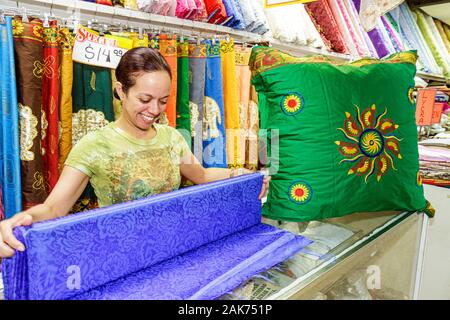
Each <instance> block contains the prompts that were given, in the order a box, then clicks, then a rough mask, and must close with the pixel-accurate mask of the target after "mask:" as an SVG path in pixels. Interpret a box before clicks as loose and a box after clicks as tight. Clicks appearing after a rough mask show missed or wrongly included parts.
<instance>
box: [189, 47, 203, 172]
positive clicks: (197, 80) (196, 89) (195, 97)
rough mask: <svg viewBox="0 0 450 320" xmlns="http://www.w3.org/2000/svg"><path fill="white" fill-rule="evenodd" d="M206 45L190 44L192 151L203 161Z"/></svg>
mask: <svg viewBox="0 0 450 320" xmlns="http://www.w3.org/2000/svg"><path fill="white" fill-rule="evenodd" d="M205 70H206V45H205V44H203V43H199V44H195V43H190V44H189V110H190V115H191V133H192V151H193V153H194V155H195V157H196V158H197V160H198V161H199V162H200V163H202V161H203V111H204V105H205Z"/></svg>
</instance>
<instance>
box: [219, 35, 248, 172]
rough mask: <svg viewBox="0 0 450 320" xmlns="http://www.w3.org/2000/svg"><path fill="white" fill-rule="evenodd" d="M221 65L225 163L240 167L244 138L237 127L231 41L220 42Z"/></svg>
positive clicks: (235, 85) (232, 46)
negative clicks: (225, 147)
mask: <svg viewBox="0 0 450 320" xmlns="http://www.w3.org/2000/svg"><path fill="white" fill-rule="evenodd" d="M220 57H221V64H222V77H223V80H222V84H223V102H224V111H225V129H226V140H227V141H226V145H227V161H228V166H229V167H242V166H243V165H244V162H245V157H239V156H240V155H241V156H242V155H243V150H245V138H244V137H242V135H241V131H240V125H239V97H238V96H237V94H236V93H237V88H238V87H237V78H236V56H235V50H234V41H233V39H230V40H229V41H227V40H222V41H220Z"/></svg>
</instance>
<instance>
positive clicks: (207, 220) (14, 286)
mask: <svg viewBox="0 0 450 320" xmlns="http://www.w3.org/2000/svg"><path fill="white" fill-rule="evenodd" d="M261 185H262V175H260V174H258V173H256V174H252V175H246V176H241V177H237V178H233V179H227V180H223V181H219V182H215V183H210V184H207V185H200V186H194V187H190V188H186V189H183V190H179V191H175V192H171V193H166V194H161V195H158V196H154V197H150V198H146V199H141V200H137V201H132V202H127V203H122V204H119V205H114V206H110V207H106V208H102V209H97V210H93V211H91V212H86V213H82V214H76V215H73V216H70V217H65V218H61V219H56V220H53V221H47V222H42V223H36V224H34V225H32V226H31V227H19V228H16V229H15V230H14V232H15V235H16V237H18V239H19V240H20V241H22V242H23V243H24V244H25V246H26V247H27V250H26V251H25V252H17V253H16V255H15V256H14V257H13V258H11V259H6V260H4V262H3V263H4V264H3V281H4V286H5V298H6V299H215V298H217V297H220V296H221V295H223V294H224V293H226V292H228V291H230V290H232V289H234V288H236V287H237V286H239V285H240V284H241V283H242V282H243V281H246V280H247V279H249V278H250V277H251V276H253V275H254V274H257V273H259V272H262V271H264V270H267V269H269V268H271V267H272V266H274V265H276V264H277V263H280V262H281V261H284V260H286V259H287V258H289V257H290V256H292V255H293V254H295V253H296V252H298V251H299V250H301V249H302V248H303V247H305V246H307V245H308V244H310V243H311V241H310V240H308V239H306V238H304V237H301V236H296V235H294V234H292V233H290V232H287V231H283V230H279V229H277V228H275V227H272V226H269V225H265V224H262V223H261V202H260V201H259V200H258V194H259V192H260V190H261Z"/></svg>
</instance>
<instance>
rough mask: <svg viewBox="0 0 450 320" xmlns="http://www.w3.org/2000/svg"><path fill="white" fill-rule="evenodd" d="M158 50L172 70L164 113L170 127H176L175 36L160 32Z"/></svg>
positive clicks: (176, 62) (176, 63)
mask: <svg viewBox="0 0 450 320" xmlns="http://www.w3.org/2000/svg"><path fill="white" fill-rule="evenodd" d="M159 51H160V52H161V54H162V56H163V57H164V58H165V59H166V60H167V63H168V64H169V65H170V69H171V71H172V86H171V88H170V97H169V100H168V102H167V109H166V115H167V120H168V123H169V125H170V126H171V127H174V128H175V127H176V118H177V65H178V60H177V59H178V57H177V36H176V35H167V34H161V35H160V36H159Z"/></svg>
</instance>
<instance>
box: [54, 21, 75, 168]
mask: <svg viewBox="0 0 450 320" xmlns="http://www.w3.org/2000/svg"><path fill="white" fill-rule="evenodd" d="M59 41H60V44H59V60H60V61H61V74H60V79H61V82H60V86H59V90H60V100H59V120H60V127H61V134H60V139H59V163H58V168H59V172H60V173H61V171H62V170H63V168H64V162H65V161H66V159H67V156H68V155H69V152H70V150H71V149H72V83H73V61H72V49H73V44H74V41H75V37H74V34H73V32H71V31H69V29H67V28H62V29H60V30H59Z"/></svg>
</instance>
